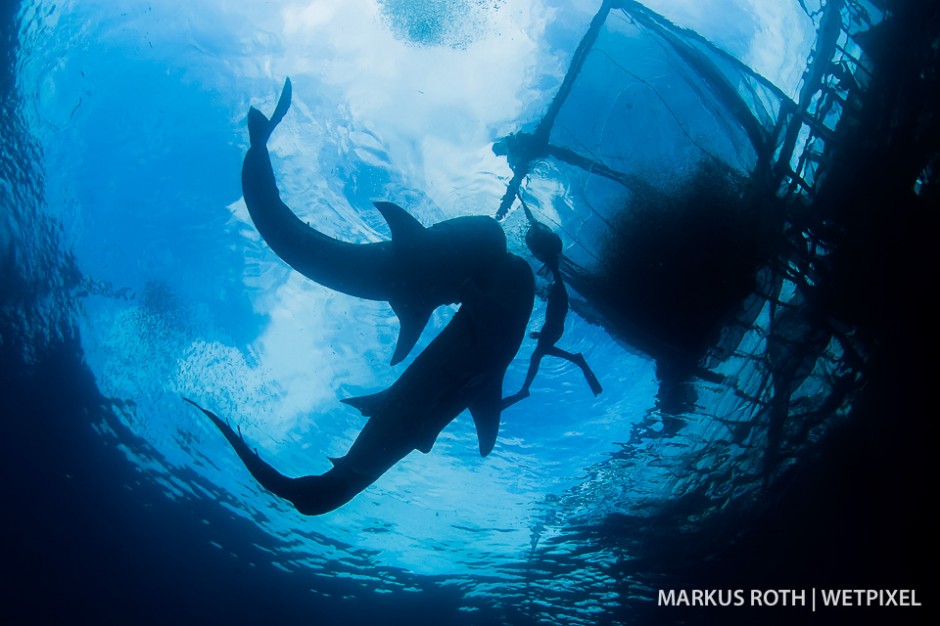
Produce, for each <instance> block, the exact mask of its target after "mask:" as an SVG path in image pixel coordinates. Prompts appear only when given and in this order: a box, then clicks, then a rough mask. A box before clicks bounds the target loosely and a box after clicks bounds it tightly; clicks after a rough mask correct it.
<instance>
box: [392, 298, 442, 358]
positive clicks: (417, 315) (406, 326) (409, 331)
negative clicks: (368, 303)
mask: <svg viewBox="0 0 940 626" xmlns="http://www.w3.org/2000/svg"><path fill="white" fill-rule="evenodd" d="M389 304H391V305H392V310H393V311H395V315H397V316H398V322H399V324H400V325H401V326H400V328H399V330H398V345H396V346H395V354H393V355H392V365H397V364H399V363H401V361H402V360H403V359H404V358H405V357H406V356H408V353H409V352H411V349H412V348H414V347H415V344H416V343H418V339H419V338H420V337H421V332H422V331H423V330H424V327H425V326H427V325H428V320H430V319H431V313H433V312H434V307H433V306H431V305H427V304H423V303H415V302H402V301H401V300H398V299H395V300H389Z"/></svg>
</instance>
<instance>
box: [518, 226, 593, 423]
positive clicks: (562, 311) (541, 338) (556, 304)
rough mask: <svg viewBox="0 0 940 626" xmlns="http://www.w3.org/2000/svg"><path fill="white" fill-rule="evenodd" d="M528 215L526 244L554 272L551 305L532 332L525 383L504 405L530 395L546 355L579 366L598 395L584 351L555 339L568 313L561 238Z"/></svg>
mask: <svg viewBox="0 0 940 626" xmlns="http://www.w3.org/2000/svg"><path fill="white" fill-rule="evenodd" d="M526 215H527V216H529V218H530V222H531V223H530V225H529V230H528V232H527V233H526V236H525V242H526V245H527V246H528V247H529V250H530V251H531V252H532V255H533V256H534V257H535V258H536V259H538V260H539V261H541V262H542V263H544V264H545V267H547V268H548V269H549V271H551V274H552V280H553V282H552V286H551V289H550V291H549V293H548V304H547V306H546V308H545V324H544V325H543V326H542V330H541V331H540V332H536V333H532V335H531V337H532V339H538V343H537V344H536V346H535V352H533V353H532V359H531V360H530V361H529V371H528V372H527V373H526V377H525V382H524V383H523V384H522V389H520V390H519V391H518V392H517V393H515V394H513V395H511V396H509V397H507V398H506V399H504V400H503V408H507V407H510V406H512V405H513V404H515V403H516V402H519V401H520V400H523V399H524V398H528V397H529V387H530V386H531V385H532V381H533V380H535V375H536V374H537V373H538V371H539V365H540V364H541V363H542V358H543V357H545V356H546V355H547V356H556V357H558V358H561V359H566V360H568V361H571V362H572V363H574V364H575V365H577V366H578V367H580V368H581V372H582V373H583V374H584V378H585V380H587V384H588V386H589V387H590V388H591V391H592V392H594V395H595V396H596V395H598V394H600V393H601V392H602V391H603V388H601V384H600V383H599V382H598V381H597V377H596V376H595V375H594V372H592V371H591V368H590V367H589V366H588V364H587V361H585V360H584V355H582V354H581V353H577V354H573V353H571V352H567V351H565V350H562V349H561V348H556V347H555V342H557V341H558V340H559V339H561V336H562V334H563V333H564V332H565V317H566V316H567V315H568V291H567V290H566V289H565V283H564V282H563V281H562V277H561V269H560V268H559V263H560V262H561V238H560V237H559V236H558V235H556V234H555V233H553V232H552V231H551V229H549V228H548V226H546V225H545V224H542V223H541V222H538V221H535V219H534V218H532V216H531V213H529V210H528V207H526Z"/></svg>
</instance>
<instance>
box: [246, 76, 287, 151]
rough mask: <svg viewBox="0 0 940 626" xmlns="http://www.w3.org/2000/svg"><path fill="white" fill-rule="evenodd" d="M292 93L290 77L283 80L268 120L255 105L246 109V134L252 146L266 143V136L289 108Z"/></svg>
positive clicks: (267, 136) (268, 135) (269, 134)
mask: <svg viewBox="0 0 940 626" xmlns="http://www.w3.org/2000/svg"><path fill="white" fill-rule="evenodd" d="M292 95H293V87H292V86H291V82H290V78H288V79H286V80H285V81H284V87H283V89H281V96H280V98H278V101H277V106H276V107H275V108H274V113H272V114H271V119H270V120H269V119H268V118H266V117H265V116H264V113H262V112H261V111H259V110H258V109H256V108H255V107H251V108H250V109H248V136H249V138H250V140H251V145H252V146H263V145H265V144H267V143H268V138H269V137H270V136H271V133H273V132H274V129H275V128H276V127H277V125H278V124H280V123H281V120H282V119H284V116H285V115H287V110H288V109H290V103H291V97H292Z"/></svg>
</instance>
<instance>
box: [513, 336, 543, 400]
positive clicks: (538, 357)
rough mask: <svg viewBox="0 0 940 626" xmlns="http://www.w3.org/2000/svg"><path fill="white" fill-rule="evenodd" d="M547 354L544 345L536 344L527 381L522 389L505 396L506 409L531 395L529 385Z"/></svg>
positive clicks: (526, 376) (526, 377)
mask: <svg viewBox="0 0 940 626" xmlns="http://www.w3.org/2000/svg"><path fill="white" fill-rule="evenodd" d="M534 334H535V333H533V335H534ZM545 354H546V352H545V350H544V349H543V348H542V346H536V348H535V351H534V352H533V353H532V358H531V359H530V360H529V371H528V372H527V373H526V375H525V382H524V383H522V389H520V390H519V391H517V392H516V393H514V394H513V395H511V396H508V397H506V398H503V408H504V409H506V408H509V407H511V406H512V405H514V404H515V403H517V402H519V401H521V400H524V399H526V398H528V397H529V387H531V386H532V381H533V380H535V375H536V374H538V372H539V365H540V364H541V363H542V357H544V356H545Z"/></svg>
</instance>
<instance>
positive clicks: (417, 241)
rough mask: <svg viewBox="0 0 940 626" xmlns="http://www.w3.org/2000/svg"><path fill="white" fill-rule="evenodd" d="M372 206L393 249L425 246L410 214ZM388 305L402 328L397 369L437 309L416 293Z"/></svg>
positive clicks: (385, 204)
mask: <svg viewBox="0 0 940 626" xmlns="http://www.w3.org/2000/svg"><path fill="white" fill-rule="evenodd" d="M373 204H374V205H375V208H376V209H378V210H379V213H381V214H382V217H384V218H385V221H386V222H387V223H388V228H389V230H391V231H392V246H393V248H397V249H406V250H414V249H418V248H420V247H421V246H422V245H423V243H422V241H421V240H422V238H423V237H424V235H425V231H426V230H427V229H425V227H424V226H423V225H422V224H421V222H419V221H418V220H416V219H415V218H414V216H412V215H411V214H410V213H408V211H406V210H405V209H403V208H401V207H400V206H398V205H397V204H393V203H391V202H374V203H373ZM389 304H390V305H391V306H392V310H393V311H395V315H397V316H398V322H399V324H401V327H400V328H399V330H398V343H397V344H396V346H395V353H394V354H393V355H392V365H397V364H398V363H401V362H402V360H404V358H405V357H406V356H408V353H409V352H411V349H412V348H414V347H415V344H416V343H418V339H419V338H420V337H421V333H422V331H424V327H425V326H427V325H428V320H430V319H431V314H432V313H434V309H435V308H436V307H435V306H434V305H432V304H428V303H426V302H423V301H422V299H421V297H420V295H419V294H417V293H415V294H409V293H403V294H401V295H400V296H399V297H394V298H390V299H389Z"/></svg>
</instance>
